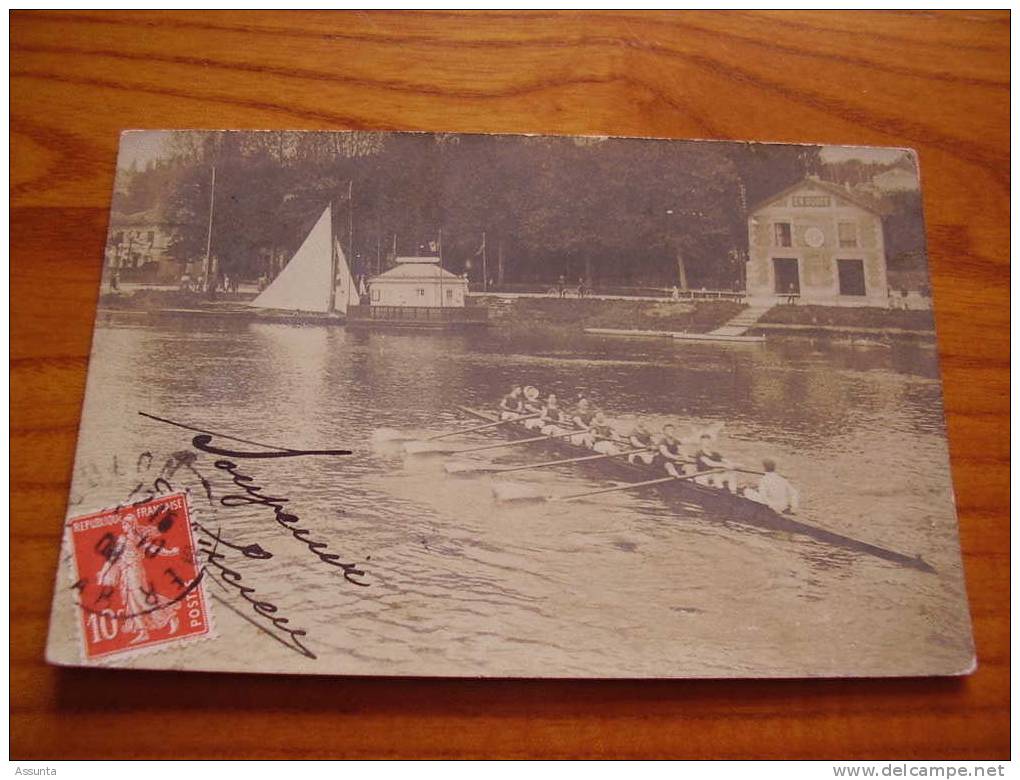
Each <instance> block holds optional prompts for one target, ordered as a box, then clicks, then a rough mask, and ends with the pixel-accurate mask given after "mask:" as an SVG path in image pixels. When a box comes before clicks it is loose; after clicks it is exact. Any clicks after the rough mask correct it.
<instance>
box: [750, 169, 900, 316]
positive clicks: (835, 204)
mask: <svg viewBox="0 0 1020 780" xmlns="http://www.w3.org/2000/svg"><path fill="white" fill-rule="evenodd" d="M746 279H747V295H748V298H750V299H752V300H757V301H761V302H765V303H767V302H769V301H775V302H785V301H787V300H790V301H793V300H796V301H799V302H803V303H806V304H818V305H824V306H888V305H889V300H888V284H887V281H886V257H885V241H884V235H883V230H882V214H881V212H880V210H879V206H878V205H877V204H875V203H873V202H872V201H871V200H870V199H866V198H865V197H864V196H862V195H861V194H859V193H857V192H855V191H853V190H850V189H849V188H845V187H840V186H839V185H838V184H832V183H831V182H826V181H822V180H820V179H816V178H811V177H809V178H807V179H804V180H802V181H800V182H798V183H797V184H795V185H793V186H792V187H788V188H787V189H785V190H783V191H782V192H778V193H776V194H775V195H773V196H772V197H770V198H768V199H766V200H765V201H764V202H762V203H760V204H759V205H757V206H755V207H754V208H752V209H751V210H750V211H749V215H748V259H747V276H746Z"/></svg>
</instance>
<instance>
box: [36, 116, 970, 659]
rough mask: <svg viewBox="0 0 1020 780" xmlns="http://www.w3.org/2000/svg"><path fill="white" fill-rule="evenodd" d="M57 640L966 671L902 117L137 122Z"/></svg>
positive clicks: (920, 232) (140, 655)
mask: <svg viewBox="0 0 1020 780" xmlns="http://www.w3.org/2000/svg"><path fill="white" fill-rule="evenodd" d="M98 295H99V299H98V311H97V315H96V321H95V330H94V334H93V342H92V352H91V358H90V362H89V368H88V379H87V387H86V392H85V401H84V407H83V409H82V418H81V425H80V430H79V438H78V445H77V454H76V459H75V466H74V476H73V480H72V486H71V494H70V499H69V506H68V510H67V517H66V524H65V528H64V536H63V546H62V550H61V557H60V564H59V571H58V573H57V581H56V585H55V588H54V596H53V603H52V617H51V622H50V631H49V639H48V646H47V658H48V660H49V661H50V662H52V663H54V664H58V665H62V666H105V667H124V668H135V669H174V670H187V671H222V672H227V671H232V672H241V671H244V672H267V673H295V674H323V675H382V676H445V677H536V678H537V677H542V678H767V677H771V678H791V677H891V676H896V677H905V676H921V675H945V676H950V675H965V674H968V673H970V672H972V671H973V669H974V668H975V656H974V646H973V641H972V638H971V625H970V617H969V612H968V606H967V598H966V591H965V584H964V577H963V569H962V564H961V555H960V548H959V541H958V530H957V517H956V509H955V506H954V493H953V485H952V480H951V476H950V471H949V459H948V449H947V442H946V432H945V422H944V415H943V399H942V387H941V382H940V373H939V360H938V352H937V349H936V341H935V328H934V320H933V316H932V299H931V287H930V281H929V276H928V259H927V249H926V243H925V226H924V217H923V213H922V199H921V172H920V170H919V165H918V159H917V156H916V154H915V153H914V152H913V151H912V150H910V149H904V148H888V147H850V146H823V145H803V144H770V143H757V142H733V141H726V142H722V141H718V142H716V141H696V140H691V141H683V140H662V139H651V138H625V137H605V136H545V135H471V134H454V133H447V134H432V133H403V132H361V131H347V132H311V131H300V132H298V131H295V132H285V131H205V130H203V131H183V130H181V131H179V130H174V131H155V130H144V131H128V132H125V133H124V134H123V135H122V136H121V143H120V152H119V157H118V163H117V176H116V183H115V189H114V192H113V197H112V202H111V208H110V216H109V229H108V234H107V240H106V245H105V252H104V258H103V272H102V281H101V287H100V290H99V291H98Z"/></svg>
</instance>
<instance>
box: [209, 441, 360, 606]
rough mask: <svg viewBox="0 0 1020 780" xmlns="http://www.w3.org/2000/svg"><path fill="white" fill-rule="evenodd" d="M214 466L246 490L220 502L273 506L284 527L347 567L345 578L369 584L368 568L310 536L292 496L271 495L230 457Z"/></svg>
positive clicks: (323, 557) (320, 553)
mask: <svg viewBox="0 0 1020 780" xmlns="http://www.w3.org/2000/svg"><path fill="white" fill-rule="evenodd" d="M213 466H214V467H215V468H217V469H219V470H220V471H224V472H226V473H227V474H229V475H230V478H231V480H232V481H233V483H234V484H235V485H236V486H237V487H239V488H241V490H242V491H243V492H242V493H231V494H229V495H225V496H223V497H222V498H220V503H221V504H222V505H223V506H227V507H236V506H244V505H245V504H254V505H259V506H265V507H269V508H270V509H272V510H273V517H274V519H275V520H276V522H277V523H278V524H279V525H280V526H281V527H283V528H286V529H287V530H288V531H290V533H291V536H293V537H294V538H295V539H297V540H298V541H299V542H301V543H302V544H304V545H305V546H306V547H307V548H308V549H309V550H311V551H312V553H314V554H315V556H316V557H317V558H319V560H321V561H322V562H323V563H327V564H329V565H330V566H336V567H337V568H338V569H340V570H341V571H343V573H344V579H345V580H347V581H348V582H350V583H351V584H353V585H361V586H362V587H368V584H369V583H367V582H361V581H360V580H359V579H357V578H358V577H364V576H365V572H364V571H363V570H362V569H359V568H358V566H357V564H353V563H344V562H342V561H341V560H340V556H339V555H337V554H336V553H333V552H326V550H328V549H329V545H328V544H326V543H325V542H317V541H314V540H312V539H309V538H308V535H309V534H310V533H311V531H309V530H308V529H307V528H301V527H300V526H299V525H298V523H299V522H300V521H301V518H300V517H298V516H297V515H295V514H291V513H290V512H287V511H286V509H285V508H284V505H285V504H287V502H288V501H289V499H287V498H283V497H280V496H267V495H264V494H263V493H262V487H261V486H260V485H256V484H254V477H251V476H249V475H248V474H245V473H244V472H242V471H241V470H240V467H239V466H238V465H237V464H236V463H234V462H233V461H229V460H224V459H221V460H218V461H216V462H215V463H214V464H213Z"/></svg>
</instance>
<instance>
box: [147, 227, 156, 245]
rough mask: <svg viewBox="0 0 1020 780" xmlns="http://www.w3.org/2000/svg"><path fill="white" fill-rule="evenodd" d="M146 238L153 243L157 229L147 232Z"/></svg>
mask: <svg viewBox="0 0 1020 780" xmlns="http://www.w3.org/2000/svg"><path fill="white" fill-rule="evenodd" d="M146 238H147V239H148V241H149V243H150V244H151V243H152V242H153V240H154V239H155V238H156V231H155V230H150V231H149V232H148V233H147V234H146Z"/></svg>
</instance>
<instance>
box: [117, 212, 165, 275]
mask: <svg viewBox="0 0 1020 780" xmlns="http://www.w3.org/2000/svg"><path fill="white" fill-rule="evenodd" d="M171 238H172V231H171V229H170V226H169V225H167V224H166V223H165V222H164V221H163V219H162V218H161V217H160V215H159V214H157V213H156V210H155V209H150V210H148V211H139V212H135V213H134V214H123V213H120V212H113V213H111V215H110V230H109V233H108V235H107V240H106V264H107V265H108V266H109V267H110V268H114V269H117V270H118V271H120V272H125V271H126V272H128V273H129V274H133V275H137V276H151V277H153V278H159V279H165V280H173V279H176V278H177V277H179V276H180V274H181V271H182V264H180V263H177V262H174V261H173V260H172V259H171V258H170V255H169V248H170V241H171Z"/></svg>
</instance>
